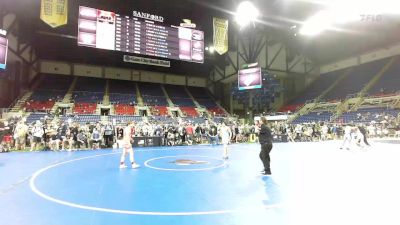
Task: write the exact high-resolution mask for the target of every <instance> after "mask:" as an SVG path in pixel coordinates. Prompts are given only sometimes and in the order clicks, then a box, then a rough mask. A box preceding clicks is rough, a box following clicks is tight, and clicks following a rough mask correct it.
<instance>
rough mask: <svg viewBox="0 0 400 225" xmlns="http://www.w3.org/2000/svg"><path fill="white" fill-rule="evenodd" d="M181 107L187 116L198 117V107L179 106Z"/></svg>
mask: <svg viewBox="0 0 400 225" xmlns="http://www.w3.org/2000/svg"><path fill="white" fill-rule="evenodd" d="M179 108H180V109H181V111H182V112H183V113H184V114H185V115H186V116H190V117H196V116H199V113H198V112H197V111H196V109H195V108H194V107H188V106H185V107H179Z"/></svg>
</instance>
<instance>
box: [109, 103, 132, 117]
mask: <svg viewBox="0 0 400 225" xmlns="http://www.w3.org/2000/svg"><path fill="white" fill-rule="evenodd" d="M114 110H115V114H117V115H134V114H135V106H133V105H125V104H116V105H114Z"/></svg>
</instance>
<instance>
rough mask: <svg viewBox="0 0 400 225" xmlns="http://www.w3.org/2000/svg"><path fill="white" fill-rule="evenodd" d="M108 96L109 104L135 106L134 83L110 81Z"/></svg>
mask: <svg viewBox="0 0 400 225" xmlns="http://www.w3.org/2000/svg"><path fill="white" fill-rule="evenodd" d="M109 96H110V103H111V104H119V105H136V102H137V99H136V83H134V82H130V81H120V80H110V81H109Z"/></svg>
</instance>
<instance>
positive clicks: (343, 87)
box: [325, 59, 389, 101]
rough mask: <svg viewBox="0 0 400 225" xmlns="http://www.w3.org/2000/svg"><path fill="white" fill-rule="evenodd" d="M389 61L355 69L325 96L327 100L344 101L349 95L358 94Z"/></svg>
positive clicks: (370, 63)
mask: <svg viewBox="0 0 400 225" xmlns="http://www.w3.org/2000/svg"><path fill="white" fill-rule="evenodd" d="M388 61H389V59H381V60H377V61H373V62H369V63H365V64H361V65H359V66H356V67H354V68H353V71H352V72H351V73H350V74H349V75H348V76H346V77H345V78H344V79H343V80H342V81H341V82H340V83H339V84H338V85H336V87H335V88H334V89H333V90H332V91H330V92H329V93H328V94H327V95H326V96H325V99H326V100H328V101H329V100H343V99H345V98H346V96H348V95H351V94H354V95H355V94H357V93H358V92H360V91H361V90H362V89H363V87H364V86H365V85H366V84H368V82H369V81H370V80H371V79H372V78H373V77H374V76H375V75H376V74H378V73H379V71H380V70H381V69H382V68H383V67H384V66H385V64H386V63H387V62H388Z"/></svg>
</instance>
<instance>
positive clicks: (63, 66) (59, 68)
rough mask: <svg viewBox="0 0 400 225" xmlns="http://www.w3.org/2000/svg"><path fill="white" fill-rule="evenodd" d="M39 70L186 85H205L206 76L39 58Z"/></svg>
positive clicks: (61, 73) (57, 73) (52, 72)
mask: <svg viewBox="0 0 400 225" xmlns="http://www.w3.org/2000/svg"><path fill="white" fill-rule="evenodd" d="M40 72H41V73H46V74H54V75H71V76H84V77H96V78H107V79H116V80H131V81H141V82H151V83H160V84H173V85H187V86H194V87H207V78H203V77H191V76H181V75H175V74H164V73H158V72H151V71H141V70H133V69H132V70H130V69H123V68H115V67H101V66H94V65H83V64H72V63H68V62H59V61H50V60H41V61H40Z"/></svg>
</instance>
